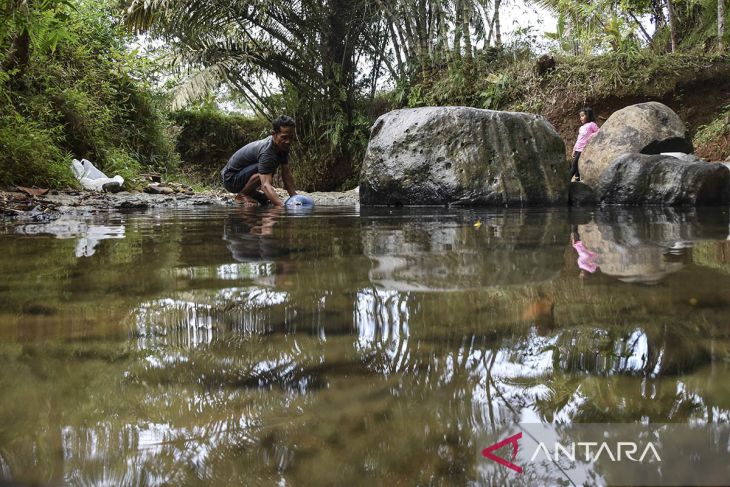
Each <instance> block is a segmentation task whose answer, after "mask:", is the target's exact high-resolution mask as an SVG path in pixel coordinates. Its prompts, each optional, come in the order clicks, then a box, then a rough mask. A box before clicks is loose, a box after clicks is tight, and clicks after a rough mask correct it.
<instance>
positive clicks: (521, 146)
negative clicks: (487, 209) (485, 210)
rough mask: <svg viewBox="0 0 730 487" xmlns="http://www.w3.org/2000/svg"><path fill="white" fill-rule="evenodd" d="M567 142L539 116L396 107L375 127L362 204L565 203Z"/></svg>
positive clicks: (364, 171) (364, 174) (362, 179)
mask: <svg viewBox="0 0 730 487" xmlns="http://www.w3.org/2000/svg"><path fill="white" fill-rule="evenodd" d="M564 153H565V145H564V143H563V141H562V139H561V138H560V136H559V135H558V133H557V132H556V131H555V129H554V128H553V126H552V125H550V123H548V122H547V121H546V120H545V119H544V118H543V117H541V116H539V115H533V114H527V113H514V112H498V111H493V110H480V109H476V108H466V107H426V108H413V109H403V110H395V111H392V112H389V113H386V114H385V115H382V116H381V117H379V118H378V119H377V120H376V121H375V124H374V125H373V127H372V129H371V135H370V142H369V144H368V148H367V152H366V154H365V159H364V161H363V166H362V172H361V176H360V203H361V204H363V205H467V206H505V205H506V206H527V205H531V206H534V205H558V204H560V205H565V204H567V200H568V181H569V175H568V170H569V168H568V165H567V163H566V162H565V157H564Z"/></svg>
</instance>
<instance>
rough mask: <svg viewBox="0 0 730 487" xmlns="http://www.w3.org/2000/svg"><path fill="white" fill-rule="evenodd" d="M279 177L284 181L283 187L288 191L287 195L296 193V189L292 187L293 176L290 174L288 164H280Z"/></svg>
mask: <svg viewBox="0 0 730 487" xmlns="http://www.w3.org/2000/svg"><path fill="white" fill-rule="evenodd" d="M281 179H282V181H284V188H285V189H286V191H287V192H288V193H289V196H294V195H295V194H297V190H296V189H294V176H292V173H291V170H290V169H289V164H282V165H281Z"/></svg>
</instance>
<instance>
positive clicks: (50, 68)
mask: <svg viewBox="0 0 730 487" xmlns="http://www.w3.org/2000/svg"><path fill="white" fill-rule="evenodd" d="M2 12H3V13H2V15H3V20H4V22H3V23H2V24H1V26H0V66H2V71H0V184H2V185H9V184H21V185H26V186H29V185H40V186H46V187H47V186H56V187H59V186H60V187H62V186H74V185H75V181H74V180H73V178H72V175H71V171H70V164H71V159H72V158H73V157H76V158H79V159H80V158H87V159H89V160H91V161H92V162H94V163H95V164H97V165H98V166H99V167H100V168H101V169H102V170H104V171H105V172H107V173H109V175H113V174H120V175H122V176H124V177H125V178H126V179H130V178H133V177H134V176H135V175H136V174H137V173H138V172H139V171H140V170H142V169H143V168H144V169H148V168H152V169H154V170H158V171H164V172H167V171H170V170H173V169H174V168H175V167H176V164H177V156H176V154H175V151H174V147H173V144H172V141H171V139H170V137H168V136H167V134H166V128H165V127H166V121H165V120H164V119H163V118H162V116H161V115H160V113H161V112H160V110H159V109H158V100H157V99H156V98H155V96H153V95H152V92H151V91H150V90H149V89H148V88H147V87H145V85H144V83H142V82H141V81H140V80H138V79H135V77H134V74H135V72H137V71H138V68H139V64H138V62H137V61H136V59H135V57H134V55H133V54H132V53H130V52H129V50H128V49H127V47H126V44H125V42H126V41H127V40H128V38H127V37H126V35H125V34H124V32H125V31H124V30H123V29H122V28H121V26H120V25H118V24H117V23H115V22H114V21H113V19H114V16H113V14H114V11H113V10H112V9H111V8H109V7H104V6H103V5H100V4H99V2H90V1H89V2H86V1H82V2H74V3H71V2H68V1H58V0H46V1H42V2H33V3H31V2H26V1H18V0H5V2H4V5H3V7H2Z"/></svg>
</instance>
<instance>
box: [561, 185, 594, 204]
mask: <svg viewBox="0 0 730 487" xmlns="http://www.w3.org/2000/svg"><path fill="white" fill-rule="evenodd" d="M568 202H569V204H570V206H595V205H596V195H595V193H594V192H593V189H591V187H590V186H588V185H587V184H586V183H583V182H580V181H573V182H572V183H570V196H569V197H568Z"/></svg>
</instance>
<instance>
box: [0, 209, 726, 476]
mask: <svg viewBox="0 0 730 487" xmlns="http://www.w3.org/2000/svg"><path fill="white" fill-rule="evenodd" d="M728 227H729V219H728V211H727V210H724V209H706V210H699V209H698V210H694V209H693V210H683V211H676V210H669V209H658V208H655V209H617V208H611V209H606V210H595V211H587V210H579V211H575V210H573V211H568V210H446V209H438V208H436V209H435V208H416V209H403V208H376V209H366V208H362V209H352V208H348V209H336V208H317V209H315V210H314V211H312V212H310V213H305V214H287V213H286V212H285V211H281V210H271V209H269V210H267V209H247V208H230V209H224V208H218V209H210V208H209V209H200V210H194V211H189V210H188V211H184V212H183V211H170V210H166V211H151V212H143V213H126V214H110V215H95V216H94V217H93V218H88V219H83V218H81V219H80V218H76V219H74V218H70V217H66V218H65V219H64V220H63V221H60V222H54V223H51V224H45V225H18V226H11V225H6V226H4V227H0V251H1V252H2V253H1V254H0V255H2V257H1V258H0V272H1V273H2V276H3V279H2V282H0V390H2V391H3V400H2V402H0V425H1V426H0V479H5V480H11V479H14V480H20V481H26V482H36V481H37V482H41V483H47V484H51V485H56V484H59V483H70V484H81V485H87V484H88V485H160V484H175V485H200V484H209V485H221V484H241V485H243V484H246V485H249V484H262V485H270V484H272V483H279V484H282V485H289V484H293V485H299V484H338V485H339V484H345V483H350V484H358V485H359V484H364V483H373V482H375V483H387V484H398V483H405V484H414V483H415V484H418V483H420V484H424V483H426V484H430V483H444V482H445V483H456V484H468V483H489V482H492V481H493V480H494V479H492V478H491V477H488V475H489V474H487V473H485V470H484V468H483V464H482V463H481V462H482V461H483V460H484V459H483V458H482V457H480V456H479V452H480V451H481V450H482V448H484V446H486V445H483V444H481V442H482V441H483V438H484V434H488V433H489V434H497V435H498V434H499V432H500V431H502V430H504V429H505V428H507V427H509V426H510V425H512V424H513V423H515V422H538V423H544V424H558V423H612V422H629V423H631V422H635V423H641V422H643V423H647V422H649V423H672V422H674V423H691V422H695V423H700V424H704V423H712V422H723V421H724V422H727V421H730V381H728V380H727V377H728V364H729V363H730V243H729V242H728ZM594 470H595V471H593V470H592V471H591V473H592V474H595V475H598V476H599V477H600V466H596V467H595V468H594Z"/></svg>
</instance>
